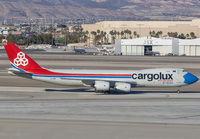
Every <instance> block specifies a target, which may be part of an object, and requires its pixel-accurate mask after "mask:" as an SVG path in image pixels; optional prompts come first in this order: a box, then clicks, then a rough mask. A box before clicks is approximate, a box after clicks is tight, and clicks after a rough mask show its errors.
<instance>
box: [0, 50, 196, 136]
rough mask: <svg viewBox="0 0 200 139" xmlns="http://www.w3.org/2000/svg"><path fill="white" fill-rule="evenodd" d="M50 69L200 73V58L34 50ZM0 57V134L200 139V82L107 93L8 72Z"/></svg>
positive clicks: (7, 64) (39, 59)
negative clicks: (162, 69)
mask: <svg viewBox="0 0 200 139" xmlns="http://www.w3.org/2000/svg"><path fill="white" fill-rule="evenodd" d="M30 56H31V57H32V58H33V59H35V60H36V61H37V62H38V63H39V64H40V65H41V66H43V67H46V68H78V69H82V68H84V69H144V68H159V67H179V68H185V69H186V70H188V71H189V72H191V73H192V74H195V75H196V76H198V77H200V76H199V75H200V74H199V71H200V60H199V59H200V57H144V56H138V57H136V56H92V55H48V54H46V55H45V54H43V55H37V54H30ZM8 67H10V65H9V61H8V59H7V57H6V55H5V54H1V55H0V138H2V139H4V138H6V139H7V138H9V139H21V138H29V139H32V138H37V139H40V138H41V139H43V138H48V139H54V138H59V139H60V138H70V139H71V138H72V139H77V138H87V139H93V138H95V139H100V138H108V139H122V138H123V139H132V138H137V139H146V138H148V139H149V138H152V139H155V138H157V139H161V138H178V139H184V138H185V139H188V138H192V139H193V138H194V139H197V138H199V131H200V82H199V81H198V82H197V83H195V84H193V85H191V86H186V87H182V88H181V91H182V92H181V94H177V93H176V89H177V88H133V89H132V92H130V93H118V92H116V91H114V90H112V92H111V94H108V95H105V94H101V93H94V89H93V88H87V87H81V86H80V87H71V86H69V87H65V86H57V85H52V84H47V83H43V82H39V81H34V80H30V79H23V78H20V77H16V76H11V75H8V74H7V72H6V69H5V68H8Z"/></svg>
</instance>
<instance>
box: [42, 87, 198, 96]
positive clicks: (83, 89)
mask: <svg viewBox="0 0 200 139" xmlns="http://www.w3.org/2000/svg"><path fill="white" fill-rule="evenodd" d="M45 91H46V92H94V90H91V89H85V88H79V89H45ZM148 93H151V94H156V93H166V94H169V93H177V92H176V91H131V92H119V91H116V90H111V91H110V92H109V93H97V94H101V95H104V94H106V95H131V94H148ZM189 93H200V91H181V94H189Z"/></svg>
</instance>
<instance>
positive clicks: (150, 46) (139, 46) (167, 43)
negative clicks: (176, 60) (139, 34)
mask: <svg viewBox="0 0 200 139" xmlns="http://www.w3.org/2000/svg"><path fill="white" fill-rule="evenodd" d="M147 51H153V52H159V53H160V55H166V54H168V53H173V54H177V55H178V54H179V40H178V39H174V38H166V39H160V38H153V37H143V38H138V39H119V40H115V54H117V55H147V53H148V52H147Z"/></svg>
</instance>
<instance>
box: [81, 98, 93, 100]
mask: <svg viewBox="0 0 200 139" xmlns="http://www.w3.org/2000/svg"><path fill="white" fill-rule="evenodd" d="M83 100H96V99H95V98H84V99H83Z"/></svg>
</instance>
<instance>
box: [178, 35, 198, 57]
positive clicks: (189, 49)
mask: <svg viewBox="0 0 200 139" xmlns="http://www.w3.org/2000/svg"><path fill="white" fill-rule="evenodd" d="M183 54H185V55H186V56H200V39H199V38H198V39H193V40H182V39H180V40H179V55H183Z"/></svg>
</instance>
